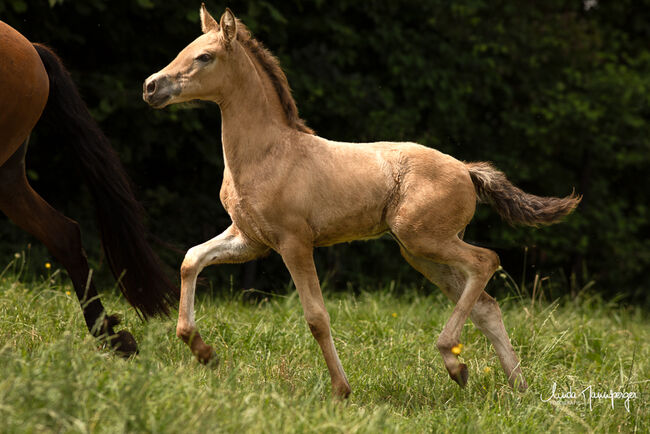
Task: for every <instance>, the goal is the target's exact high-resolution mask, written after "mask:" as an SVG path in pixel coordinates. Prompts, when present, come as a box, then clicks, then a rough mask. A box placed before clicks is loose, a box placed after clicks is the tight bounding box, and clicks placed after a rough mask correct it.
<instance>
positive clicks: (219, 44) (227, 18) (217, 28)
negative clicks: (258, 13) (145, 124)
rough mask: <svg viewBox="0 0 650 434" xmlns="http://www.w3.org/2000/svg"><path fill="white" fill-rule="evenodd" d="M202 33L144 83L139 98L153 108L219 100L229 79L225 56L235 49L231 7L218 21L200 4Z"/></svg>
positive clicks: (229, 73) (235, 26)
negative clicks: (196, 100) (194, 101)
mask: <svg viewBox="0 0 650 434" xmlns="http://www.w3.org/2000/svg"><path fill="white" fill-rule="evenodd" d="M200 14H201V29H202V30H203V35H201V36H199V37H198V38H196V39H195V40H194V41H193V42H192V43H191V44H189V45H188V46H187V47H185V48H184V49H183V50H182V51H181V52H180V53H178V56H176V58H175V59H174V60H173V61H172V62H171V63H170V64H169V65H167V66H166V67H165V68H164V69H162V70H161V71H159V72H157V73H155V74H153V75H152V76H150V77H149V78H147V79H146V80H145V82H144V86H143V89H142V98H143V99H144V100H145V101H146V102H147V103H149V104H150V105H151V106H152V107H154V108H162V107H165V106H167V105H169V104H175V103H179V102H184V101H190V100H193V99H204V100H214V99H219V98H220V96H221V95H220V94H221V89H223V87H224V85H225V84H226V83H227V82H228V81H229V80H230V79H231V78H232V77H231V76H232V69H231V65H230V63H229V62H227V60H228V59H227V57H228V56H230V55H232V52H233V50H234V49H235V44H236V37H237V20H236V18H235V16H234V15H233V13H232V12H231V11H230V9H227V8H226V12H224V14H223V15H222V16H221V20H220V22H217V21H216V20H215V19H214V18H212V16H211V15H210V14H209V13H208V11H207V10H206V9H205V5H203V4H202V5H201V12H200Z"/></svg>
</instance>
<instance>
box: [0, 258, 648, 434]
mask: <svg viewBox="0 0 650 434" xmlns="http://www.w3.org/2000/svg"><path fill="white" fill-rule="evenodd" d="M18 262H19V261H18ZM19 268H20V267H19V265H18V264H17V263H14V264H11V265H10V266H9V267H8V268H7V269H6V270H5V271H4V273H3V274H2V277H1V279H0V372H1V376H0V432H3V433H13V432H173V433H178V432H188V433H189V432H196V433H199V432H201V433H203V432H216V431H227V432H242V431H245V432H373V433H374V432H468V433H475V432H545V431H548V432H567V431H569V432H572V431H580V432H585V431H586V432H589V431H595V432H648V431H650V414H649V412H648V405H647V400H648V385H649V383H648V381H649V379H650V354H649V353H650V345H649V341H650V321H649V320H648V318H647V316H644V313H643V312H642V311H641V310H640V309H623V308H620V307H617V306H616V305H613V304H608V303H605V302H603V301H601V300H600V299H599V298H597V297H593V296H587V295H582V296H580V297H579V298H578V299H577V300H568V299H567V300H560V301H559V302H554V303H537V304H536V305H532V303H531V301H530V300H529V299H517V298H513V299H510V300H505V301H501V306H502V310H503V313H504V318H505V323H506V327H507V328H508V330H509V332H510V336H511V338H512V340H513V344H514V346H515V349H516V350H517V352H518V353H519V355H520V356H521V359H522V366H523V369H524V373H525V375H526V377H527V380H528V383H529V385H530V389H529V390H528V391H527V392H525V393H519V392H513V391H512V390H510V388H509V387H508V386H507V382H506V379H505V376H504V374H503V372H502V371H501V368H500V366H499V363H498V359H497V357H496V355H495V353H494V352H493V350H492V348H491V346H490V345H489V343H488V341H487V340H486V339H485V338H484V337H483V336H482V335H481V334H480V333H479V332H478V331H477V330H476V329H475V328H474V326H473V325H472V324H471V323H468V325H466V327H465V328H464V331H463V338H462V341H463V343H464V345H465V347H464V349H463V353H462V354H461V358H462V360H463V361H464V362H465V363H467V364H468V366H469V369H470V382H469V384H468V386H467V388H466V389H464V390H461V389H460V388H459V387H458V386H457V385H456V384H455V383H453V382H452V381H451V380H450V379H449V377H448V375H447V372H446V370H445V369H444V367H443V365H442V361H441V359H440V356H439V355H438V352H437V350H436V348H435V341H436V338H437V335H438V333H439V332H440V330H441V328H442V326H443V324H444V322H445V320H446V319H447V318H448V316H449V314H450V313H451V309H452V306H451V304H450V303H449V302H448V301H447V300H446V299H444V297H442V296H441V295H440V293H439V291H437V290H434V288H433V287H430V286H427V287H425V288H419V289H412V290H401V291H399V292H400V294H399V295H397V294H396V291H394V290H391V287H390V285H389V286H387V288H385V289H380V290H377V291H372V292H361V295H357V296H353V295H346V294H342V293H340V292H336V293H327V291H326V294H325V297H326V302H327V305H328V309H329V312H330V316H331V319H332V325H333V334H334V339H335V342H336V345H337V347H338V350H339V355H340V357H341V360H342V362H343V365H344V367H345V369H346V371H347V375H348V379H349V380H350V384H351V386H352V390H353V392H352V395H351V397H350V399H349V400H347V401H346V402H343V403H340V402H335V401H333V400H332V399H331V398H330V386H329V376H328V374H327V370H326V367H325V363H324V361H323V359H322V356H321V354H320V351H319V349H318V346H317V344H316V342H315V341H314V340H313V338H312V337H311V334H310V333H309V330H308V328H307V326H306V323H305V322H304V320H303V318H302V311H301V307H300V303H299V301H298V299H297V297H296V296H295V295H289V296H277V295H276V296H271V295H269V296H268V297H266V298H261V299H260V300H259V301H256V302H255V303H251V302H249V301H244V298H243V297H242V296H241V293H235V294H233V295H220V296H210V295H209V294H207V292H208V291H204V292H203V293H202V294H201V295H200V296H199V297H198V300H197V320H198V324H199V329H200V331H201V333H202V335H203V337H204V339H205V340H206V342H208V343H210V344H213V345H214V346H215V347H216V349H217V352H218V354H219V356H220V357H221V363H220V365H219V366H218V367H216V368H206V367H204V366H201V365H199V364H198V363H197V362H196V361H195V360H194V359H193V357H192V355H191V354H190V352H189V351H188V350H187V349H186V348H185V346H184V345H183V344H182V343H181V342H180V341H179V340H178V339H177V338H176V336H175V320H174V319H165V320H154V321H151V322H149V323H147V324H143V323H141V322H140V321H139V320H138V319H137V317H136V316H135V314H134V313H133V311H132V310H131V309H130V308H128V306H127V305H126V303H125V302H124V301H123V299H122V298H120V297H118V296H117V295H115V294H114V293H111V292H110V291H109V292H107V293H104V294H102V297H103V300H104V302H105V305H107V306H108V308H109V312H111V313H113V312H117V313H120V314H122V316H123V317H124V326H125V327H127V328H128V329H129V330H130V331H132V332H133V334H134V335H135V337H136V339H137V340H138V342H139V345H140V354H139V355H138V356H137V357H135V358H134V359H131V360H122V359H120V358H118V357H116V356H114V355H113V354H111V353H110V352H108V351H106V350H102V349H98V344H97V343H96V341H94V340H93V339H92V338H91V337H89V335H88V333H87V332H86V330H85V327H84V325H83V320H82V318H81V315H80V309H79V307H78V304H77V301H76V299H75V298H74V294H70V291H71V288H70V287H69V286H68V281H67V279H65V278H63V276H62V275H61V274H60V273H58V271H55V270H54V267H53V268H52V269H49V270H45V269H43V271H42V276H41V277H28V278H26V277H24V275H25V273H21V271H20V270H19ZM32 274H38V273H32ZM224 292H225V293H227V294H232V293H231V292H229V291H228V290H227V291H224ZM288 294H292V293H291V292H288ZM554 383H556V384H557V388H556V394H557V395H559V394H561V393H564V394H565V395H569V396H568V397H567V398H565V399H556V400H550V401H548V402H547V399H548V398H549V397H550V396H551V393H552V387H553V384H554ZM589 386H591V391H592V392H593V393H594V394H595V393H605V392H607V393H609V391H610V390H612V391H614V392H617V391H618V392H628V393H629V394H632V393H633V394H635V395H636V396H635V397H630V398H629V399H628V401H627V402H628V405H629V411H627V409H626V404H625V399H615V400H614V401H613V408H612V400H611V399H596V398H593V399H592V400H591V408H590V407H589V402H588V399H585V397H584V396H583V395H582V394H581V393H580V392H582V391H583V390H585V389H586V388H588V387H589ZM566 392H574V393H575V394H576V396H575V399H573V398H572V396H571V394H570V393H568V394H567V393H566ZM585 395H586V397H587V398H588V396H589V392H588V391H587V392H585ZM628 396H630V395H628ZM542 399H544V401H543V400H542Z"/></svg>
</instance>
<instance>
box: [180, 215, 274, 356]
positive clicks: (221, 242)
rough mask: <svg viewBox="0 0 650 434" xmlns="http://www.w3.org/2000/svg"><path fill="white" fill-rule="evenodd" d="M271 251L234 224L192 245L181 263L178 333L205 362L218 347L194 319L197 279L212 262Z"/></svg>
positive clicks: (239, 259) (233, 260)
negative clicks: (206, 338)
mask: <svg viewBox="0 0 650 434" xmlns="http://www.w3.org/2000/svg"><path fill="white" fill-rule="evenodd" d="M267 250H268V248H266V247H265V246H263V245H261V244H259V243H256V242H254V241H252V240H250V239H248V238H247V237H246V236H245V235H244V234H242V233H241V232H240V231H239V230H238V229H237V227H236V226H235V225H234V224H233V225H231V226H230V227H229V228H228V229H226V230H225V231H224V232H223V233H222V234H221V235H219V236H217V237H215V238H213V239H211V240H210V241H206V242H205V243H203V244H199V245H198V246H195V247H192V248H191V249H190V250H188V251H187V254H186V255H185V259H184V260H183V265H181V301H180V306H179V308H178V323H177V325H176V335H177V336H178V337H179V338H181V339H182V340H183V342H185V343H186V344H187V345H188V346H189V347H190V349H191V350H192V354H194V355H195V356H196V358H197V359H198V360H199V362H201V363H208V362H209V361H210V360H212V359H216V353H215V351H214V349H213V348H212V347H211V346H209V345H206V344H205V343H204V342H203V339H201V335H200V334H199V332H198V330H197V329H196V323H195V322H194V291H195V288H196V278H197V277H198V275H199V273H200V272H201V270H203V269H204V268H205V267H206V266H208V265H214V264H227V263H230V264H232V263H239V262H246V261H251V260H253V259H255V258H257V257H259V256H261V255H262V254H263V253H265V252H266V251H267Z"/></svg>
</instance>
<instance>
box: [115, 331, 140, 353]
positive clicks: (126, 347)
mask: <svg viewBox="0 0 650 434" xmlns="http://www.w3.org/2000/svg"><path fill="white" fill-rule="evenodd" d="M109 344H110V346H111V348H112V349H113V350H114V351H115V353H116V354H117V355H118V356H121V357H124V358H125V359H128V358H129V357H131V356H134V355H136V354H138V344H137V342H136V341H135V338H134V337H133V335H132V334H131V333H129V332H127V331H126V330H120V331H119V332H117V334H115V335H113V336H111V337H110V338H109Z"/></svg>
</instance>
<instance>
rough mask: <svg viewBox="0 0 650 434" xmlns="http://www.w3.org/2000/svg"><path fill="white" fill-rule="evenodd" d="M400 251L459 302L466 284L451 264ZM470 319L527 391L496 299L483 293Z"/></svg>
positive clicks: (516, 384)
mask: <svg viewBox="0 0 650 434" xmlns="http://www.w3.org/2000/svg"><path fill="white" fill-rule="evenodd" d="M401 251H402V255H403V256H404V258H405V259H406V260H407V261H408V263H409V264H411V265H412V266H413V268H415V269H416V270H418V271H419V272H420V273H422V274H423V275H425V276H426V277H427V278H428V279H429V280H430V281H431V282H433V283H434V284H435V285H437V286H438V287H439V288H440V289H441V290H442V292H443V293H444V294H445V295H446V296H447V297H448V298H449V299H450V300H451V301H453V302H454V303H456V302H458V300H459V299H460V296H461V293H462V291H463V288H464V287H465V284H466V281H467V279H466V278H465V276H463V274H462V273H460V272H459V271H457V270H455V269H454V268H452V267H450V266H448V265H444V264H436V263H435V262H432V261H430V260H428V259H425V258H421V257H417V256H413V255H411V254H410V253H409V252H407V251H406V250H404V249H403V248H402V249H401ZM470 318H471V320H472V322H473V323H474V324H475V325H476V327H478V329H479V330H481V331H482V332H483V334H485V336H487V338H488V339H489V340H490V342H492V345H493V346H494V349H495V351H496V353H497V355H498V356H499V360H500V362H501V366H502V367H503V370H504V372H505V374H506V377H507V378H508V382H509V383H510V385H511V386H512V387H513V388H515V387H517V388H519V390H522V391H523V390H525V389H526V388H527V387H528V385H527V384H526V380H525V379H524V377H523V374H522V372H521V368H520V367H519V360H518V359H517V355H516V354H515V350H514V349H513V348H512V344H511V343H510V338H509V337H508V332H507V331H506V328H505V326H504V325H503V319H502V316H501V310H500V309H499V305H498V304H497V302H496V300H495V299H494V298H492V297H490V296H489V295H488V294H487V292H485V291H483V292H482V293H481V295H480V296H479V298H478V300H477V301H476V304H475V305H474V308H473V309H472V313H471V314H470Z"/></svg>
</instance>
